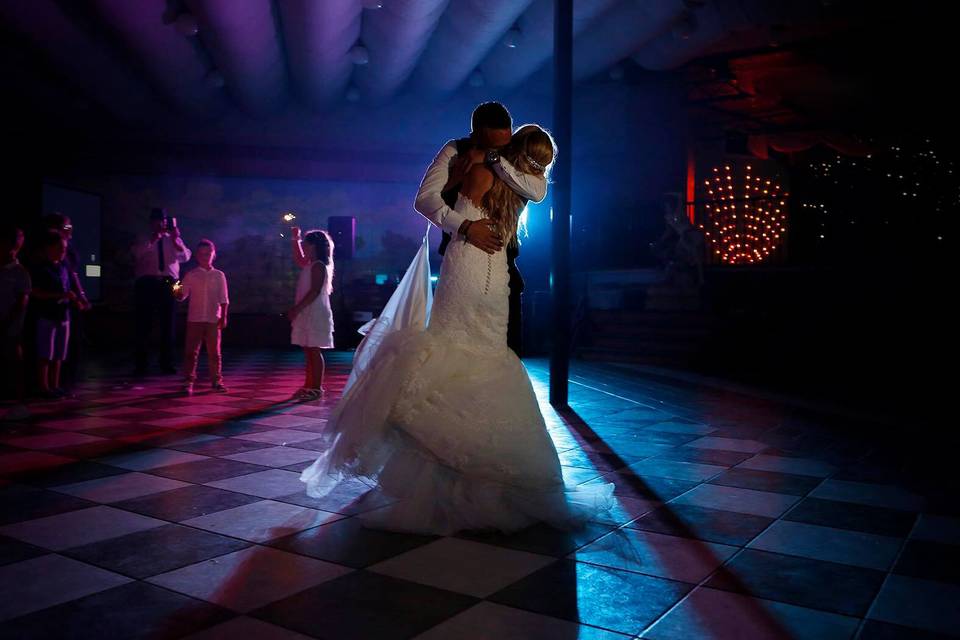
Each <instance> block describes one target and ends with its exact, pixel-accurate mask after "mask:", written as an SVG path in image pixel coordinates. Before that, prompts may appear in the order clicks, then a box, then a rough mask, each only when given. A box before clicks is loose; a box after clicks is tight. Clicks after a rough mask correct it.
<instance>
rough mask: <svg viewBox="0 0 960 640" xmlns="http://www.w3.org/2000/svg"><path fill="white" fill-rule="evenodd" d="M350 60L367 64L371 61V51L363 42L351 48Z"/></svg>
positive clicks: (354, 62)
mask: <svg viewBox="0 0 960 640" xmlns="http://www.w3.org/2000/svg"><path fill="white" fill-rule="evenodd" d="M350 62H352V63H353V64H360V65H363V64H367V63H368V62H370V52H369V51H367V48H366V47H365V46H363V45H361V44H358V45H356V46H355V47H353V48H352V49H350Z"/></svg>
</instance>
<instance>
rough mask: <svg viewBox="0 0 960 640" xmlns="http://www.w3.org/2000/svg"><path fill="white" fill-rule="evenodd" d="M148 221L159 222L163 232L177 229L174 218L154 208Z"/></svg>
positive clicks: (164, 210) (163, 210)
mask: <svg viewBox="0 0 960 640" xmlns="http://www.w3.org/2000/svg"><path fill="white" fill-rule="evenodd" d="M150 219H151V220H159V221H160V226H161V227H163V229H164V231H168V230H170V229H176V228H177V219H176V218H175V217H174V216H171V215H168V214H167V210H166V209H161V208H159V207H154V208H153V209H152V210H151V211H150Z"/></svg>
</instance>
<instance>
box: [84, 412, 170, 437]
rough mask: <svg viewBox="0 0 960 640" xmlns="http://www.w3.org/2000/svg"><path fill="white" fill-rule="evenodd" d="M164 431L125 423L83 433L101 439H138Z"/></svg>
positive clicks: (86, 430)
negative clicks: (131, 437)
mask: <svg viewBox="0 0 960 640" xmlns="http://www.w3.org/2000/svg"><path fill="white" fill-rule="evenodd" d="M126 419H127V417H126V416H124V420H126ZM148 419H156V414H154V415H153V416H152V417H151V418H148ZM164 431H166V429H162V428H160V427H149V426H146V425H142V424H137V423H125V424H118V425H113V426H110V427H97V428H95V429H84V430H83V431H82V433H86V434H88V435H91V436H98V437H100V438H126V437H130V436H133V437H134V438H135V439H136V437H137V436H146V435H147V434H150V433H154V434H160V433H163V432H164Z"/></svg>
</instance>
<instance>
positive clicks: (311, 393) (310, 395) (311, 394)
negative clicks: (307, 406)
mask: <svg viewBox="0 0 960 640" xmlns="http://www.w3.org/2000/svg"><path fill="white" fill-rule="evenodd" d="M322 395H323V389H310V388H307V387H303V388H302V389H298V390H297V392H296V393H294V394H293V399H294V400H300V401H301V402H306V401H309V400H316V399H317V398H319V397H320V396H322Z"/></svg>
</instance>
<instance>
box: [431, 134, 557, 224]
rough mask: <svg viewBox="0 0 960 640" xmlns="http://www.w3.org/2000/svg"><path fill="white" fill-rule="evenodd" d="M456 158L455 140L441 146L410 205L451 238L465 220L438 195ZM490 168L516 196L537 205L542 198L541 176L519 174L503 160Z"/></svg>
mask: <svg viewBox="0 0 960 640" xmlns="http://www.w3.org/2000/svg"><path fill="white" fill-rule="evenodd" d="M456 155H457V141H456V140H450V141H449V142H447V144H445V145H443V148H442V149H440V153H438V154H437V157H436V158H434V159H433V162H431V163H430V166H429V167H428V168H427V172H426V173H425V174H424V176H423V180H422V181H421V182H420V189H419V190H418V191H417V199H416V202H414V205H413V207H414V209H416V210H417V211H418V212H419V213H420V214H421V215H423V217H425V218H426V219H427V220H429V221H430V222H432V223H433V224H435V225H437V226H438V227H440V228H441V229H443V230H444V231H446V232H447V233H449V234H451V235H454V236H455V235H457V232H458V231H459V230H460V225H461V224H463V221H464V220H466V217H465V216H463V215H461V214H459V213H457V212H456V211H454V210H453V209H451V208H450V207H449V206H447V203H446V202H444V201H443V196H441V195H440V194H441V191H442V190H443V187H444V186H445V185H446V184H447V180H448V179H449V178H450V164H451V163H452V162H453V159H454V158H455V157H456ZM492 168H493V171H494V173H496V174H497V177H498V178H500V179H501V180H503V181H504V182H505V183H506V184H507V186H509V187H510V188H511V189H513V190H514V191H515V192H517V194H518V195H520V196H522V197H524V198H527V199H528V200H532V201H534V202H540V201H541V200H543V199H544V197H546V195H547V180H546V178H544V177H543V176H532V175H530V174H528V173H524V172H522V171H519V170H517V169H516V168H515V167H514V166H513V165H511V164H510V163H509V162H507V161H506V160H504V159H503V158H501V159H500V160H499V161H498V162H494V163H493V165H492Z"/></svg>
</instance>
